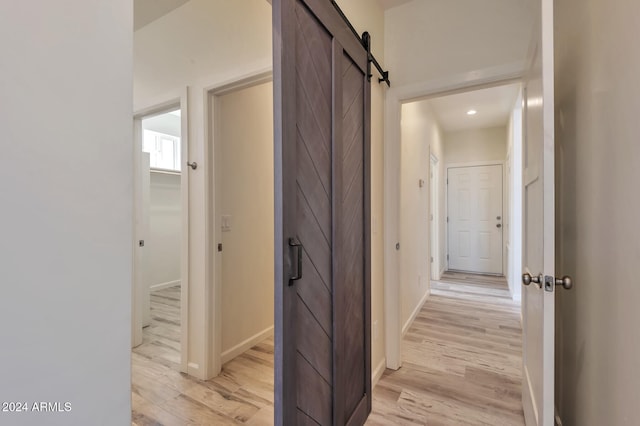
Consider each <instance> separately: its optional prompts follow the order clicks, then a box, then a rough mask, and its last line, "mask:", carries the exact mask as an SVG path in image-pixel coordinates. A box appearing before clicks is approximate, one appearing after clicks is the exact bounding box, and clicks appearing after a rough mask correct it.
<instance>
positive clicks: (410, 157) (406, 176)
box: [400, 101, 445, 333]
mask: <svg viewBox="0 0 640 426" xmlns="http://www.w3.org/2000/svg"><path fill="white" fill-rule="evenodd" d="M401 114H402V121H401V134H402V140H401V171H400V186H401V189H400V271H401V273H400V285H401V297H402V300H401V303H402V304H401V306H402V331H403V333H404V332H406V330H407V329H408V326H409V325H410V324H411V321H412V320H413V318H414V317H415V315H416V314H417V311H418V310H419V309H420V307H421V306H422V303H423V302H424V301H425V300H426V298H427V297H428V295H429V283H430V276H431V269H430V259H429V243H430V235H429V234H430V232H429V228H430V224H429V199H430V196H429V189H430V188H429V174H430V173H429V172H430V171H429V168H430V164H429V163H430V152H433V153H434V154H435V155H436V157H438V159H442V158H443V143H442V133H441V131H440V127H439V126H438V123H437V121H436V119H435V117H434V115H433V112H432V110H431V107H430V105H429V102H428V101H420V102H412V103H408V104H404V105H402V112H401ZM442 163H443V162H442V161H438V170H435V171H434V172H435V173H438V174H439V176H440V179H439V182H441V183H442V182H445V179H443V178H444V176H443V175H442V173H443V169H444V168H443V167H442V166H441V164H442ZM420 181H422V186H420ZM441 199H442V198H441ZM442 201H444V200H442ZM443 205H444V202H442V203H441V206H443ZM441 217H442V216H441ZM443 222H444V221H440V223H441V224H442V223H443ZM441 228H442V226H441ZM442 237H444V235H443V236H442ZM443 241H444V238H442V239H440V242H441V243H442V242H443ZM442 246H443V244H441V247H442ZM441 259H443V258H442V257H441ZM435 267H438V266H437V265H436V266H435Z"/></svg>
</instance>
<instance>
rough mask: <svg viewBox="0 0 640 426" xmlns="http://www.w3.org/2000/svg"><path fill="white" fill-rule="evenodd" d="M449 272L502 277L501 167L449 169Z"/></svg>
mask: <svg viewBox="0 0 640 426" xmlns="http://www.w3.org/2000/svg"><path fill="white" fill-rule="evenodd" d="M447 179H448V186H447V188H448V201H449V203H448V204H449V209H448V219H449V223H448V228H449V269H452V270H456V271H468V272H478V273H485V274H502V216H503V214H502V166H501V165H492V166H476V167H455V168H449V169H448V173H447Z"/></svg>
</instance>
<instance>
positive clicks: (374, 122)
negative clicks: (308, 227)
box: [338, 0, 387, 383]
mask: <svg viewBox="0 0 640 426" xmlns="http://www.w3.org/2000/svg"><path fill="white" fill-rule="evenodd" d="M338 4H339V5H340V7H341V8H342V10H343V11H344V12H345V14H346V15H347V16H348V17H349V20H350V21H351V23H352V24H353V26H354V27H355V28H356V30H357V31H358V34H362V33H363V32H364V31H369V33H370V34H371V44H372V46H371V50H372V52H373V54H374V55H375V57H376V59H377V60H378V62H380V63H381V64H383V66H386V58H385V53H384V40H385V28H384V13H383V11H382V9H381V8H380V6H379V5H378V2H372V1H371V0H338ZM376 79H377V74H376V71H375V70H374V77H373V79H372V80H371V81H372V83H371V221H372V226H371V234H372V235H371V326H372V333H371V365H372V369H373V374H374V376H375V377H374V383H375V381H376V379H377V378H379V376H380V375H382V373H383V372H384V366H385V353H384V351H385V340H384V329H385V324H384V320H385V319H384V241H383V236H384V235H383V223H384V205H383V201H384V199H383V193H382V188H383V187H384V180H383V173H382V172H383V136H384V98H385V94H386V91H387V86H386V85H384V84H378V83H377V80H376Z"/></svg>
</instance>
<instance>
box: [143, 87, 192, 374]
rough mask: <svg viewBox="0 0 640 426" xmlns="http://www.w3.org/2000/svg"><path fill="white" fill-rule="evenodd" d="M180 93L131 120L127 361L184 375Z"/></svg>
mask: <svg viewBox="0 0 640 426" xmlns="http://www.w3.org/2000/svg"><path fill="white" fill-rule="evenodd" d="M185 115H186V93H185V95H184V96H179V97H176V98H172V99H170V100H167V101H166V102H163V103H160V104H158V105H155V106H153V107H150V108H147V109H144V110H141V111H138V112H137V113H136V114H135V116H134V152H133V156H134V206H135V212H134V215H135V230H134V232H135V236H136V240H135V247H134V250H135V251H134V280H133V282H134V286H133V296H134V297H133V301H134V303H133V306H132V309H133V316H132V318H133V320H132V327H133V342H132V346H133V355H134V356H133V362H134V363H135V362H136V359H138V357H141V358H142V359H143V360H152V361H153V362H157V363H159V364H162V365H165V366H168V367H170V368H171V369H173V370H175V371H177V372H178V371H186V356H185V354H184V352H185V350H186V341H187V337H188V335H187V333H186V326H187V324H186V318H187V306H188V304H187V300H188V282H187V268H186V265H187V264H188V234H187V229H188V207H187V203H186V200H187V193H186V190H185V189H186V188H188V186H187V183H188V176H187V174H188V170H191V168H190V167H189V166H187V161H186V160H185V159H186V154H187V152H188V146H187V143H188V138H187V129H186V117H185Z"/></svg>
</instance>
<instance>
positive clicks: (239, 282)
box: [212, 82, 274, 362]
mask: <svg viewBox="0 0 640 426" xmlns="http://www.w3.org/2000/svg"><path fill="white" fill-rule="evenodd" d="M216 115H217V118H218V121H217V122H218V123H220V126H219V127H218V133H217V134H216V141H217V142H219V144H220V145H219V146H218V149H217V150H216V154H219V155H220V158H219V160H216V163H217V164H218V165H220V168H221V170H220V171H219V173H220V174H219V175H217V177H219V178H220V182H219V183H218V184H217V185H216V188H217V189H219V190H220V194H219V195H218V196H219V197H220V204H219V206H218V207H219V210H218V213H220V214H221V215H224V216H227V217H228V225H229V228H228V229H227V230H224V229H223V231H222V233H221V236H222V254H221V256H222V260H221V264H222V304H221V309H222V354H223V356H222V358H223V362H225V361H228V360H229V359H230V358H232V357H234V356H236V355H239V354H240V353H242V352H244V351H245V350H247V349H249V348H250V347H251V346H253V345H255V344H256V343H257V341H255V340H256V339H260V338H264V336H265V334H271V332H272V330H273V318H274V316H273V304H274V293H273V292H274V289H273V277H274V269H273V268H274V234H273V233H274V227H273V224H274V206H273V202H274V201H273V194H274V181H273V159H274V156H273V84H272V83H270V82H269V83H263V84H260V85H257V86H252V87H250V88H246V89H242V90H238V91H234V92H231V93H229V94H226V95H223V96H220V97H219V100H218V102H217V103H216ZM248 120H250V124H249V123H248ZM214 255H215V256H218V253H217V252H216V253H215V254H214ZM212 262H213V259H212ZM247 345H249V347H246V346H247Z"/></svg>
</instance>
